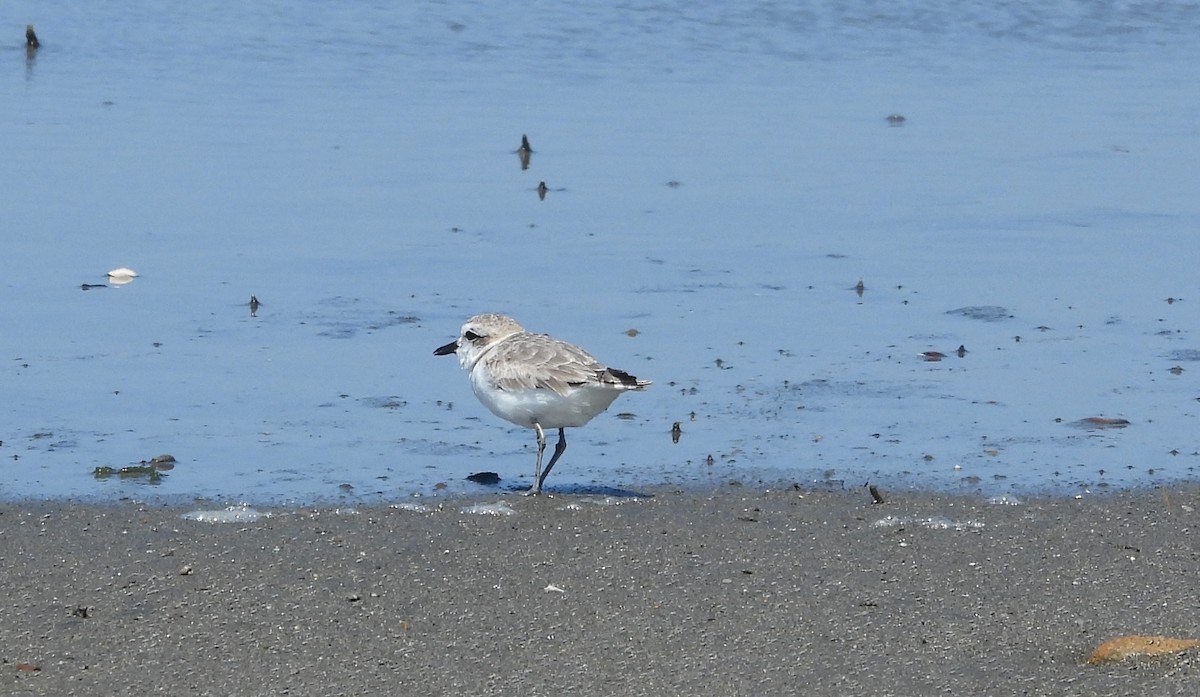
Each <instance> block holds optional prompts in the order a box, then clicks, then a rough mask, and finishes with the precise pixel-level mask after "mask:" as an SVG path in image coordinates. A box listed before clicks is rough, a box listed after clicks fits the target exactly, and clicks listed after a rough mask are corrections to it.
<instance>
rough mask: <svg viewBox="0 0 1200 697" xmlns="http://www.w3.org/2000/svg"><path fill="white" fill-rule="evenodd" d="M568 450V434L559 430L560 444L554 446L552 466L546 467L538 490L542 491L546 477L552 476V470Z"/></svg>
mask: <svg viewBox="0 0 1200 697" xmlns="http://www.w3.org/2000/svg"><path fill="white" fill-rule="evenodd" d="M566 449H567V433H566V431H564V430H563V429H561V428H560V429H558V444H557V445H555V446H554V455H552V456H550V464H548V465H546V469H545V471H543V472H542V476H541V478H540V479H538V483H537V490H538V491H541V490H542V482H544V481H546V477H548V476H549V475H550V469H551V468H552V467H554V463H556V462H558V458H560V457H562V454H563V451H564V450H566Z"/></svg>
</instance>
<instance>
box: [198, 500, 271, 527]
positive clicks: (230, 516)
mask: <svg viewBox="0 0 1200 697" xmlns="http://www.w3.org/2000/svg"><path fill="white" fill-rule="evenodd" d="M179 517H180V518H183V519H184V520H194V521H196V522H198V523H256V522H258V521H259V520H262V519H263V518H270V517H271V514H270V513H263V512H261V511H256V510H254V509H253V508H251V507H250V506H247V505H246V504H240V505H237V506H227V507H226V508H222V509H218V510H210V511H188V512H187V513H184V514H182V515H180V516H179Z"/></svg>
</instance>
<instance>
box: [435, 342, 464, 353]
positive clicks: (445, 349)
mask: <svg viewBox="0 0 1200 697" xmlns="http://www.w3.org/2000/svg"><path fill="white" fill-rule="evenodd" d="M457 350H458V340H457V339H456V340H454V341H451V342H450V343H448V344H446V345H445V346H439V347H437V348H435V349H434V350H433V355H435V356H449V355H450V354H452V353H454V352H455V351H457Z"/></svg>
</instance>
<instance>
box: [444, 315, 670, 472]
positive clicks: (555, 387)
mask: <svg viewBox="0 0 1200 697" xmlns="http://www.w3.org/2000/svg"><path fill="white" fill-rule="evenodd" d="M452 353H454V354H458V361H459V363H460V364H461V365H462V367H463V369H464V370H466V371H467V372H468V373H469V374H470V378H471V389H472V390H473V391H474V392H475V396H476V397H477V398H478V399H479V401H480V402H482V403H483V405H484V406H485V407H487V408H488V410H489V411H491V412H492V413H493V414H495V415H496V416H498V417H500V418H502V419H504V420H505V421H509V422H511V423H514V424H516V425H518V426H521V427H524V428H532V429H533V430H534V431H535V432H536V433H537V444H538V452H537V464H536V465H535V466H534V470H533V485H532V486H531V487H530V490H529V493H530V494H534V495H537V494H540V493H541V491H542V485H543V484H544V483H545V481H546V477H547V476H549V474H550V470H551V469H553V468H554V464H555V463H556V462H558V459H559V458H560V457H562V454H563V452H564V451H565V450H566V449H567V436H566V432H565V430H564V429H566V428H574V427H579V426H583V425H584V424H586V423H587V422H589V421H591V420H592V418H593V417H595V416H596V415H597V414H599V413H600V412H602V411H604V410H605V409H607V408H608V407H609V406H610V405H611V404H612V403H613V402H614V401H615V400H616V399H617V397H620V396H621V394H622V393H624V392H628V391H630V390H643V389H645V388H646V387H647V386H648V385H649V384H650V381H649V380H639V379H638V378H636V377H634V376H633V375H630V374H629V373H627V372H625V371H623V370H618V369H616V368H609V367H607V366H605V365H604V364H603V363H601V362H600V361H598V360H596V358H595V357H593V356H592V355H591V354H590V353H588V352H587V351H585V350H583V349H582V348H580V347H578V346H575V345H574V344H569V343H567V342H565V341H561V340H559V339H555V338H553V337H551V336H549V335H547V334H534V333H531V332H528V331H526V330H525V328H524V327H522V326H521V325H520V323H518V322H517V321H516V320H515V319H513V318H511V317H508V316H506V315H499V314H479V315H475V316H474V317H471V318H470V319H468V320H467V321H466V323H465V324H463V326H462V330H461V331H460V333H459V337H458V338H457V339H455V340H454V341H451V342H450V343H448V344H446V345H445V346H440V347H438V348H437V349H435V350H434V352H433V355H435V356H448V355H450V354H452ZM554 428H557V429H558V443H557V444H556V445H555V446H554V454H553V455H552V456H551V457H550V463H549V464H547V465H546V469H545V470H543V469H542V453H543V451H545V449H546V434H545V431H544V429H554Z"/></svg>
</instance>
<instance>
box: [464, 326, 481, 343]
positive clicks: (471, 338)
mask: <svg viewBox="0 0 1200 697" xmlns="http://www.w3.org/2000/svg"><path fill="white" fill-rule="evenodd" d="M463 338H464V339H466V340H467V341H474V340H476V339H482V338H483V337H482V336H480V335H478V334H476V333H475V332H473V331H471V330H470V329H468V330H467V331H466V332H465V333H464V334H463Z"/></svg>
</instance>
